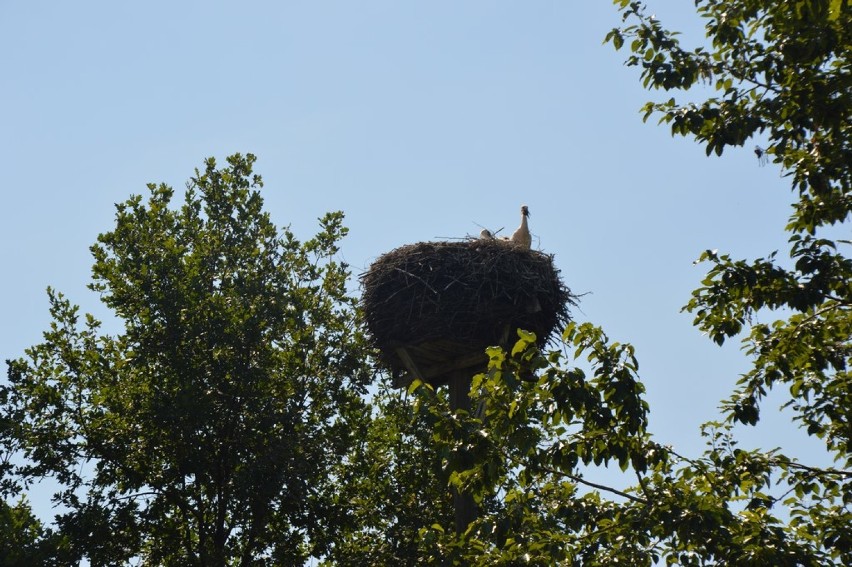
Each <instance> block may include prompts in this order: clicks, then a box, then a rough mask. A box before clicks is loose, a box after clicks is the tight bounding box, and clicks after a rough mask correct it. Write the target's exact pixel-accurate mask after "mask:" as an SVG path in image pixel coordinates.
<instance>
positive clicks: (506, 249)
mask: <svg viewBox="0 0 852 567" xmlns="http://www.w3.org/2000/svg"><path fill="white" fill-rule="evenodd" d="M361 285H362V287H363V296H362V306H363V311H364V318H365V322H366V324H367V329H368V330H369V333H370V334H371V335H372V339H373V343H374V344H375V346H376V347H377V348H378V349H379V350H380V351H381V353H382V358H383V359H384V362H386V363H388V364H390V366H391V367H397V368H399V366H400V361H399V359H398V357H397V355H396V354H395V350H396V348H397V347H400V346H416V345H420V344H423V343H427V342H430V341H441V342H451V343H454V344H457V345H461V346H463V347H465V348H469V349H470V351H477V350H478V351H479V352H482V351H484V349H485V347H487V346H491V345H496V344H500V343H501V340H505V330H506V329H507V327H508V328H509V329H510V330H511V335H510V336H509V338H510V340H511V339H512V338H514V337H515V334H514V331H515V329H517V328H521V329H524V330H527V331H532V332H534V333H535V335H536V338H537V341H538V343H539V345H540V346H544V345H545V344H546V343H547V342H548V341H549V340H550V338H551V336H552V335H553V332H554V331H555V330H557V328H558V329H559V330H561V329H562V328H563V327H564V325H565V324H566V323H567V322H568V321H569V320H570V317H569V313H568V307H569V306H570V305H575V304H576V303H575V299H576V296H574V295H572V294H571V291H570V290H569V289H568V288H567V287H566V286H565V285H564V284H563V283H562V280H561V279H560V278H559V270H557V269H556V268H555V267H554V265H553V257H552V256H550V255H548V254H544V253H542V252H538V251H535V250H528V249H524V248H521V247H517V246H512V245H510V244H507V243H502V242H498V241H493V240H492V241H488V240H479V239H477V240H466V241H459V242H420V243H418V244H411V245H407V246H402V247H400V248H397V249H395V250H392V251H390V252H388V253H387V254H385V255H383V256H381V257H380V258H379V259H378V260H376V261H375V262H374V263H373V265H372V266H370V269H369V270H368V271H367V272H366V273H364V274H362V275H361Z"/></svg>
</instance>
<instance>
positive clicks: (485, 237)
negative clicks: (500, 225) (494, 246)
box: [479, 228, 494, 240]
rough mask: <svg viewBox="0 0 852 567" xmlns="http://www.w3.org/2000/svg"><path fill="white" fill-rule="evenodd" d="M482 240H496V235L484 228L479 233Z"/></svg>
mask: <svg viewBox="0 0 852 567" xmlns="http://www.w3.org/2000/svg"><path fill="white" fill-rule="evenodd" d="M479 238H480V240H494V235H493V234H492V233H491V231H490V230H488V229H487V228H483V229H482V230H480V231H479Z"/></svg>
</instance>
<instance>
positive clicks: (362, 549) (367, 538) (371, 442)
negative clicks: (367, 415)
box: [324, 382, 454, 567]
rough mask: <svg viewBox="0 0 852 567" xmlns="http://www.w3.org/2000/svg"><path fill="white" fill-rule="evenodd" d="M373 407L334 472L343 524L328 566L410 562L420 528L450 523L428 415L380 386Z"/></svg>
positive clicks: (399, 392) (416, 554)
mask: <svg viewBox="0 0 852 567" xmlns="http://www.w3.org/2000/svg"><path fill="white" fill-rule="evenodd" d="M444 402H446V400H444ZM372 405H373V410H372V411H373V413H374V416H375V417H374V419H373V420H372V421H371V422H370V424H369V427H368V428H367V429H366V430H365V431H364V434H363V435H362V436H361V438H360V439H359V441H358V443H356V444H355V445H354V446H353V450H352V454H351V455H350V457H349V458H347V459H346V460H345V461H344V462H342V463H341V471H340V472H339V473H338V474H336V476H337V478H338V479H339V483H338V486H337V494H338V495H337V499H336V502H337V506H338V508H339V509H340V510H346V511H347V514H346V518H347V521H342V522H339V523H338V524H337V525H336V526H335V527H334V529H333V532H331V533H329V539H330V540H331V542H332V545H331V546H329V551H328V553H327V555H326V556H325V558H324V560H325V561H324V564H326V565H341V566H352V567H358V566H361V565H411V564H414V563H416V562H417V558H418V557H419V556H420V535H419V530H420V527H421V526H423V525H433V524H435V525H445V524H447V525H449V524H452V522H453V516H454V509H453V500H452V497H451V495H450V493H449V491H448V490H447V485H448V480H449V478H448V473H445V472H444V471H445V469H444V467H443V456H442V454H441V453H440V452H439V451H436V450H435V447H434V441H433V431H432V429H431V425H432V424H431V420H430V419H429V418H428V414H426V413H425V412H414V411H412V407H411V403H410V400H409V394H408V393H407V392H405V391H404V390H397V389H393V388H392V387H391V386H390V385H389V384H387V383H384V382H382V383H380V384H379V387H378V390H377V391H376V393H375V394H374V396H373V398H372Z"/></svg>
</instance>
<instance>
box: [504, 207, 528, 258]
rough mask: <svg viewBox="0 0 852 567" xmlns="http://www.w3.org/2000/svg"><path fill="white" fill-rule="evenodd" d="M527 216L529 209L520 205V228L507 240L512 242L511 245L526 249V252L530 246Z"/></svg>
mask: <svg viewBox="0 0 852 567" xmlns="http://www.w3.org/2000/svg"><path fill="white" fill-rule="evenodd" d="M529 216H530V210H529V208H527V206H526V205H521V226H519V227H518V230H516V231H515V232H514V233H512V238H510V239H509V240H511V241H512V244H514V245H516V246H520V247H522V248H526V249H527V250H529V248H530V247H531V246H532V235H531V234H530V227H529V225H528V224H527V218H529Z"/></svg>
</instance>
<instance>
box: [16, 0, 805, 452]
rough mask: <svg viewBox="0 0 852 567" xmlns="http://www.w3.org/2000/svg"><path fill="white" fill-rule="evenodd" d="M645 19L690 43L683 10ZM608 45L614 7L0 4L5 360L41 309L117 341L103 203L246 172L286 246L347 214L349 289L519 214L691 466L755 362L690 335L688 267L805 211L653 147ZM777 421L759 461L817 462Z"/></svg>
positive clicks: (673, 144) (661, 6) (762, 183)
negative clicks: (110, 327)
mask: <svg viewBox="0 0 852 567" xmlns="http://www.w3.org/2000/svg"><path fill="white" fill-rule="evenodd" d="M649 3H650V5H651V7H652V9H654V10H656V13H657V15H658V16H659V17H660V18H661V19H662V20H663V22H664V24H665V25H667V26H669V27H672V28H675V29H680V30H684V31H686V32H687V34H686V37H687V38H689V37H693V38H695V39H696V40H700V38H701V36H700V32H701V22H700V21H698V19H697V18H696V16H695V15H694V13H693V12H692V3H691V2H673V1H672V0H656V1H654V0H651V2H649ZM619 21H620V18H619V15H618V13H617V11H616V10H615V8H614V7H613V6H612V5H611V3H610V2H607V1H601V2H571V3H569V2H554V1H547V2H545V1H540V2H524V3H521V2H508V1H494V2H485V1H471V2H448V1H438V2H390V1H388V2H378V1H371V0H368V1H363V2H357V3H356V2H338V1H325V2H273V1H247V2H242V3H236V2H231V3H226V2H200V1H184V2H162V1H158V0H152V1H149V2H144V3H143V2H137V3H129V2H106V1H93V2H75V3H66V2H44V1H32V2H2V3H0V54H2V55H0V65H2V67H1V68H2V72H0V171H2V177H0V191H2V196H3V206H2V207H0V237H2V238H0V262H2V266H3V274H4V277H3V278H0V322H2V323H1V324H0V357H2V359H6V358H12V357H17V356H20V355H21V354H22V353H23V350H24V349H25V348H26V347H27V346H29V345H32V344H35V343H37V342H38V341H39V340H40V337H41V332H42V331H43V330H44V329H46V328H47V324H48V320H49V319H48V313H47V301H46V295H45V291H44V290H45V288H46V287H47V286H53V287H55V288H57V289H58V290H60V291H62V292H64V293H65V294H66V295H68V296H69V297H70V298H71V299H72V301H74V302H76V303H78V304H80V305H81V307H82V309H83V310H85V311H90V312H93V313H95V314H97V315H99V316H105V314H104V312H103V308H102V307H101V306H100V305H99V303H98V300H97V297H96V296H95V295H94V294H93V293H91V292H89V291H88V290H86V288H85V286H86V284H87V283H88V281H89V270H90V267H91V258H90V255H89V252H88V247H89V246H90V245H91V244H92V243H93V242H94V241H95V238H96V237H97V235H98V233H101V232H105V231H107V230H109V229H110V228H111V227H112V222H113V213H114V206H113V204H114V203H116V202H120V201H123V200H125V199H126V198H127V197H128V196H129V195H130V194H133V193H136V194H138V193H144V192H145V184H146V183H148V182H158V183H159V182H166V183H168V184H170V185H172V186H174V187H175V188H176V189H180V188H182V187H183V185H184V183H185V181H186V180H187V179H188V178H189V177H190V176H191V175H192V173H193V169H194V168H195V167H200V166H201V165H202V162H203V159H204V158H205V157H208V156H215V157H217V158H219V159H223V158H224V157H225V156H227V155H229V154H231V153H234V152H243V153H246V152H251V153H254V154H256V155H257V156H258V163H257V170H258V172H259V173H260V174H261V175H262V176H263V178H264V181H265V188H264V189H263V195H264V198H265V200H266V206H267V210H268V211H269V212H270V214H271V215H272V218H273V219H274V221H275V222H276V223H277V224H279V225H287V224H289V225H291V227H292V229H293V230H294V231H295V232H296V234H297V235H298V236H300V237H301V238H308V237H310V236H311V235H312V234H313V232H314V231H315V230H316V227H317V223H316V219H317V217H320V216H322V215H323V214H324V213H325V212H326V211H330V210H343V211H344V212H345V213H346V217H347V225H348V226H349V228H350V235H349V236H348V237H347V239H346V240H345V241H344V243H343V246H342V252H341V257H342V259H344V260H346V261H347V262H349V263H350V264H351V265H352V267H353V271H354V273H355V275H356V276H357V274H358V273H360V272H362V271H364V270H366V269H367V268H368V267H369V265H370V263H371V262H372V261H373V260H375V259H376V258H377V257H378V256H380V255H381V254H382V253H384V252H387V251H389V250H391V249H393V248H396V247H398V246H401V245H404V244H410V243H413V242H418V241H423V240H435V239H442V238H460V237H464V236H466V235H473V234H477V233H478V232H479V230H480V226H479V225H482V226H487V227H489V228H492V229H499V228H500V227H505V230H506V231H507V232H511V230H512V229H513V228H514V227H515V226H516V225H517V223H518V207H519V205H520V204H522V203H525V204H527V205H529V208H530V210H531V212H532V217H531V219H530V226H531V230H532V232H533V234H534V238H535V240H534V247H537V248H540V249H542V250H544V251H546V252H548V253H551V254H553V255H554V256H555V261H556V264H557V266H558V267H559V268H560V269H561V271H562V275H563V278H564V280H565V282H566V283H567V285H568V286H569V287H571V289H572V290H573V291H574V292H576V293H589V295H587V296H585V297H584V298H583V300H582V302H581V305H580V309H579V310H577V311H575V316H576V318H577V319H579V320H589V321H592V322H594V323H596V324H599V325H602V326H603V327H604V328H605V330H606V331H607V332H608V334H609V335H610V336H611V337H612V338H613V339H614V340H620V341H627V342H632V343H633V344H634V345H635V346H636V348H637V354H638V357H639V361H640V374H641V375H642V376H643V379H644V381H645V384H646V387H647V389H648V399H649V401H650V403H651V407H652V414H651V427H652V429H653V431H655V432H656V434H657V438H658V439H659V440H660V441H662V442H665V443H672V444H674V445H675V446H676V447H678V449H679V450H680V451H681V452H682V453H686V454H692V455H695V454H697V453H698V452H699V451H700V450H701V447H702V445H701V439H700V438H699V435H698V425H699V424H700V423H701V422H704V421H706V420H709V419H713V418H715V417H716V415H717V413H716V407H717V405H718V401H719V400H720V399H721V398H722V397H724V396H725V394H726V392H728V391H729V390H730V388H731V387H732V385H733V384H734V382H735V381H736V379H737V376H738V374H739V373H740V372H743V371H744V370H745V369H746V368H747V360H746V359H745V358H744V356H743V355H742V354H741V353H740V351H739V347H738V345H737V344H735V343H732V344H730V345H726V346H725V347H723V348H719V347H717V346H715V345H714V344H712V343H711V342H710V341H709V340H708V339H707V338H706V337H702V336H701V335H700V333H699V332H698V331H697V330H695V329H694V328H692V327H691V324H690V323H691V317H690V316H689V315H688V314H683V313H680V312H679V310H680V307H681V306H682V305H683V304H685V303H686V302H687V300H688V299H689V294H690V291H691V290H692V289H694V288H695V287H696V286H697V285H698V284H699V282H700V280H701V278H702V276H703V273H704V268H703V267H700V266H698V267H696V266H694V265H693V264H692V262H693V260H694V259H695V258H696V257H697V256H698V255H699V254H700V253H701V251H702V250H704V249H708V248H711V249H713V248H716V249H719V250H720V251H724V252H730V253H731V254H732V255H733V256H735V257H757V256H763V255H766V254H768V253H770V252H771V251H773V250H776V249H780V250H782V251H783V250H784V249H785V246H784V245H785V242H786V236H785V234H784V233H783V227H784V224H785V223H786V219H787V217H788V214H789V212H788V211H789V203H790V201H791V199H792V195H791V192H790V190H789V188H788V185H787V183H786V182H785V180H784V179H782V178H781V177H780V176H779V172H778V170H777V169H775V168H774V167H772V166H767V167H759V166H758V164H757V161H756V159H755V156H754V154H753V152H752V149H753V144H750V145H749V146H747V147H745V148H742V149H738V150H734V151H729V152H726V153H725V155H724V156H723V157H721V158H715V157H714V158H707V157H705V155H704V151H703V148H701V147H700V146H698V145H697V144H695V143H694V142H692V141H690V140H687V139H682V138H676V139H675V138H672V137H671V136H670V134H669V131H668V129H667V128H666V127H664V126H656V125H655V124H654V121H653V120H652V121H649V123H648V124H643V123H642V121H641V115H640V114H639V108H640V106H641V105H642V104H643V103H644V102H645V101H646V100H649V99H650V98H654V97H657V98H663V97H664V98H666V99H667V98H668V97H669V96H671V94H668V93H667V94H648V93H646V92H644V91H642V89H641V86H640V84H639V80H638V72H637V70H636V69H632V68H626V67H624V66H623V63H622V62H623V58H624V57H625V54H623V53H617V52H615V51H614V50H613V49H612V47H611V46H609V45H602V44H601V42H602V39H603V37H604V35H605V34H606V33H607V32H608V31H609V30H610V29H611V28H612V27H614V26H617V25H618V24H619ZM675 96H676V97H677V96H681V97H682V95H678V94H675ZM691 96H694V95H691ZM0 379H2V378H0ZM777 405H778V404H777V403H776V404H774V405H770V406H768V407H766V408H765V410H764V411H765V423H764V424H763V425H762V426H761V427H760V428H758V430H756V431H746V432H744V435H745V439H746V443H747V446H748V444H753V445H758V444H759V445H762V446H763V447H764V448H770V447H775V446H779V445H780V446H783V447H784V448H785V449H787V450H789V451H790V452H791V453H793V454H801V455H802V456H811V455H817V454H818V451H815V450H814V446H815V445H814V444H813V443H809V442H807V439H805V436H804V434H802V433H801V432H798V431H796V430H795V429H793V428H792V427H791V426H790V425H788V424H787V421H788V419H787V417H785V416H782V415H777V414H778V412H776V411H774V410H775V406H777Z"/></svg>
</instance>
